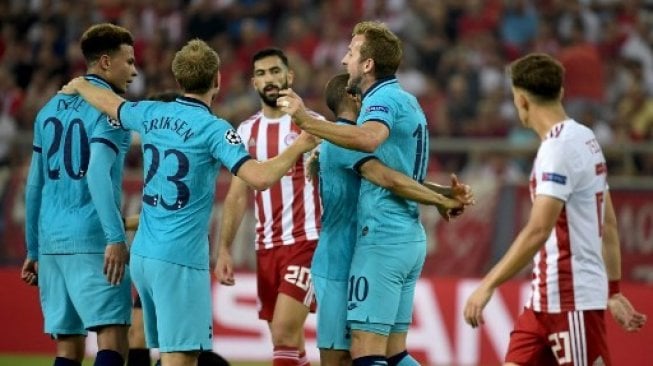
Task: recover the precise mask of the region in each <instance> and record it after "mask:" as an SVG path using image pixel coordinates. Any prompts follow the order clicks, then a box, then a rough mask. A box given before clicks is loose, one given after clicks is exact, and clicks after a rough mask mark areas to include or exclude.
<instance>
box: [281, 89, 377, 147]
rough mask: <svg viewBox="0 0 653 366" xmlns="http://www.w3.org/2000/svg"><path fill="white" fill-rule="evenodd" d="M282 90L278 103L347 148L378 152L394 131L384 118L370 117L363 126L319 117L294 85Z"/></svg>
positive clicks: (300, 121) (305, 127)
mask: <svg viewBox="0 0 653 366" xmlns="http://www.w3.org/2000/svg"><path fill="white" fill-rule="evenodd" d="M279 93H280V94H281V95H282V97H280V98H279V99H277V105H278V106H279V107H280V108H281V110H282V111H284V112H285V113H288V114H290V115H292V116H293V121H294V122H295V123H296V124H297V126H299V128H301V129H302V130H304V131H306V132H308V133H310V134H311V135H314V136H317V137H320V138H323V139H325V140H329V141H331V142H332V143H334V144H336V145H338V146H342V147H344V148H346V149H350V150H358V151H363V152H370V153H371V152H374V150H376V148H377V147H378V146H379V145H381V144H382V143H383V141H385V140H386V139H387V138H388V135H389V134H390V131H389V130H388V127H387V126H386V125H385V124H383V123H381V122H375V121H368V122H366V123H364V124H363V125H361V126H350V125H337V124H335V123H333V122H330V121H325V120H321V119H317V118H315V117H313V116H311V115H310V114H308V112H306V108H305V107H304V102H303V101H302V98H300V97H299V95H297V94H296V93H295V92H294V91H292V89H286V90H282V91H281V92H279Z"/></svg>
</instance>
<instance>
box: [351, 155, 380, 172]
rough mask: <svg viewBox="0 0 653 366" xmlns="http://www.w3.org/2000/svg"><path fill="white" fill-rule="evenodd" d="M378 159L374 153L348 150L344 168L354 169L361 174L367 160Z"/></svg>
mask: <svg viewBox="0 0 653 366" xmlns="http://www.w3.org/2000/svg"><path fill="white" fill-rule="evenodd" d="M371 159H377V157H376V156H375V155H374V154H369V153H364V152H360V151H356V150H348V151H347V154H345V158H344V168H345V169H352V170H353V171H355V172H356V173H357V174H360V173H361V172H360V169H361V166H362V165H363V164H365V162H366V161H369V160H371Z"/></svg>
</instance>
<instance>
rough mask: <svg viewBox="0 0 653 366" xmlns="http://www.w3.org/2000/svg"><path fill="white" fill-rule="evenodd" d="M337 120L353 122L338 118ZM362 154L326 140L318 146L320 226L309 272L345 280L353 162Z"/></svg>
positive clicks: (352, 238)
mask: <svg viewBox="0 0 653 366" xmlns="http://www.w3.org/2000/svg"><path fill="white" fill-rule="evenodd" d="M337 123H338V124H345V123H348V124H355V123H354V122H353V121H345V120H342V119H339V120H338V121H337ZM364 155H365V154H364V153H361V152H357V151H353V150H348V149H345V148H342V147H339V146H338V145H335V144H333V143H331V142H329V141H327V140H324V141H322V144H321V146H320V197H321V199H322V230H321V231H320V239H319V241H318V244H317V249H315V253H314V254H313V263H312V264H311V273H312V274H314V275H317V276H320V277H323V278H326V279H330V280H340V281H346V280H347V278H348V277H349V266H350V265H351V257H352V255H353V251H354V245H355V244H356V206H357V205H358V194H359V191H360V184H361V178H360V176H359V175H358V174H357V173H356V172H355V171H354V170H353V169H352V166H353V163H354V162H356V161H358V160H360V159H361V158H362V157H363V156H364Z"/></svg>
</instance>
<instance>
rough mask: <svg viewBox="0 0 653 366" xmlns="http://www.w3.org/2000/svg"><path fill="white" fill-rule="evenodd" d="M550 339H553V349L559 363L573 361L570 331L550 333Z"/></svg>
mask: <svg viewBox="0 0 653 366" xmlns="http://www.w3.org/2000/svg"><path fill="white" fill-rule="evenodd" d="M549 341H551V351H553V355H554V356H555V357H556V360H558V365H563V364H566V363H569V362H571V354H570V353H569V348H570V347H569V346H570V345H569V332H560V333H553V334H549Z"/></svg>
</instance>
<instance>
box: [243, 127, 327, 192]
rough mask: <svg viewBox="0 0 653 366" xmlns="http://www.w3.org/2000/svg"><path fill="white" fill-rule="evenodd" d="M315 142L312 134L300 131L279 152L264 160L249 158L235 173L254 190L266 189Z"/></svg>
mask: <svg viewBox="0 0 653 366" xmlns="http://www.w3.org/2000/svg"><path fill="white" fill-rule="evenodd" d="M317 144H318V140H317V139H316V138H315V137H314V136H311V135H310V134H308V133H306V132H302V133H301V134H300V135H299V137H298V138H297V139H296V140H295V142H293V143H292V145H290V146H288V148H287V149H286V150H284V151H283V152H282V153H281V154H279V155H277V156H275V157H274V158H272V159H270V160H266V161H264V162H259V161H256V160H254V159H250V160H248V161H246V162H245V163H244V164H243V165H242V166H241V167H240V169H238V172H237V173H236V175H237V176H238V178H240V179H242V180H243V181H245V182H246V183H247V184H248V185H249V186H250V187H252V188H254V189H256V190H265V189H268V188H269V187H270V186H272V185H273V184H275V183H276V182H278V181H279V180H280V179H281V178H282V177H283V176H284V175H286V173H288V171H289V170H290V168H291V167H292V166H293V165H295V163H296V162H297V159H299V157H300V156H301V155H302V154H304V153H305V152H308V151H311V150H312V149H314V148H315V147H316V146H317Z"/></svg>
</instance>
